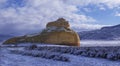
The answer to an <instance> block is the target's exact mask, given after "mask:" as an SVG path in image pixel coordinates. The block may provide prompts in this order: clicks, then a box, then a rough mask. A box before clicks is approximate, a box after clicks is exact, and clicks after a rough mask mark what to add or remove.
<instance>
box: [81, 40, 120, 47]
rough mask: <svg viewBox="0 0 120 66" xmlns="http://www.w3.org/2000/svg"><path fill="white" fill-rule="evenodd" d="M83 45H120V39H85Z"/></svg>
mask: <svg viewBox="0 0 120 66" xmlns="http://www.w3.org/2000/svg"><path fill="white" fill-rule="evenodd" d="M80 45H81V46H120V41H118V40H117V41H116V40H113V41H102V40H101V41H100V40H83V41H81V42H80Z"/></svg>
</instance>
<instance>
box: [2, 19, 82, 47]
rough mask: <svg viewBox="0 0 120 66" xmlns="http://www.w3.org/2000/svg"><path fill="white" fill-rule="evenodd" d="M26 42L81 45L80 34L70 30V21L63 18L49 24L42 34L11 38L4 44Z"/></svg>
mask: <svg viewBox="0 0 120 66" xmlns="http://www.w3.org/2000/svg"><path fill="white" fill-rule="evenodd" d="M24 42H25V43H26V42H32V43H47V44H59V45H68V46H79V45H80V39H79V36H78V34H77V33H76V32H75V31H73V30H72V29H70V25H69V23H68V21H66V20H65V19H63V18H59V19H58V20H56V21H53V22H49V23H48V24H47V25H46V28H45V29H44V30H43V31H42V32H41V33H37V34H31V35H25V36H21V37H15V38H11V39H9V40H7V41H5V42H4V44H16V43H24Z"/></svg>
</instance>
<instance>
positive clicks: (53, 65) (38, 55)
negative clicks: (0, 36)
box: [0, 41, 120, 66]
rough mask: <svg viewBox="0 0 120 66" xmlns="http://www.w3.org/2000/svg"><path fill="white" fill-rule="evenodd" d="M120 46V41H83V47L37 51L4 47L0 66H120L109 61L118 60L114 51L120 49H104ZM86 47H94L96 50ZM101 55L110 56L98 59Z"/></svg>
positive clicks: (49, 48)
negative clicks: (96, 53)
mask: <svg viewBox="0 0 120 66" xmlns="http://www.w3.org/2000/svg"><path fill="white" fill-rule="evenodd" d="M119 44H120V41H81V47H68V46H55V45H41V46H40V45H39V47H38V48H35V49H33V48H32V49H30V47H28V48H29V49H26V48H25V47H26V45H25V47H5V46H3V47H0V66H120V61H119V60H117V61H113V60H109V59H111V58H114V60H116V56H115V55H116V54H115V55H114V51H116V52H118V53H120V52H119V50H120V49H118V50H116V49H115V50H114V51H113V50H109V49H108V50H106V49H105V48H106V47H104V46H107V47H108V48H109V46H114V47H115V48H119V46H120V45H119ZM98 46H100V47H101V46H102V47H104V48H103V49H105V51H103V49H101V48H99V49H98V48H96V47H98ZM116 46H117V47H116ZM84 47H94V49H93V48H92V49H91V48H84ZM114 47H113V48H114ZM79 48H80V50H79ZM86 49H87V50H88V49H89V51H86ZM110 49H111V48H110ZM99 50H100V52H99ZM101 50H102V52H101ZM94 51H97V52H99V53H98V55H95V56H94ZM106 51H107V52H106ZM81 52H82V53H81ZM84 52H86V53H87V54H89V53H90V56H87V54H86V53H84ZM109 52H110V54H109ZM101 53H102V54H103V53H106V54H107V53H108V55H107V56H106V55H105V58H101V57H98V56H99V54H101ZM102 57H103V55H102ZM106 58H108V59H106ZM117 59H118V58H117Z"/></svg>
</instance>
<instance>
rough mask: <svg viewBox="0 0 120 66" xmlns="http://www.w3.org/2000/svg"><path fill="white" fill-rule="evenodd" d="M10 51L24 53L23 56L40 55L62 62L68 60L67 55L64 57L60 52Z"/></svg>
mask: <svg viewBox="0 0 120 66" xmlns="http://www.w3.org/2000/svg"><path fill="white" fill-rule="evenodd" d="M10 52H11V53H14V54H21V55H25V56H32V57H41V58H45V59H53V60H57V61H64V62H69V61H70V60H69V57H65V56H63V55H61V54H58V53H51V52H45V51H43V52H40V51H36V50H35V51H32V50H31V51H20V50H11V51H10Z"/></svg>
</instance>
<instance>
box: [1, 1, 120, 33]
mask: <svg viewBox="0 0 120 66" xmlns="http://www.w3.org/2000/svg"><path fill="white" fill-rule="evenodd" d="M60 17H63V18H65V19H66V20H68V21H69V23H70V25H71V28H72V29H74V30H75V31H82V30H94V29H100V28H101V27H103V26H109V25H117V24H119V23H120V0H86V1H85V0H74V1H73V0H42V1H41V0H0V32H1V33H0V34H11V33H14V34H26V33H32V32H39V31H41V30H42V29H44V28H45V25H46V24H47V23H48V22H50V21H54V20H57V19H58V18H60Z"/></svg>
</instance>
